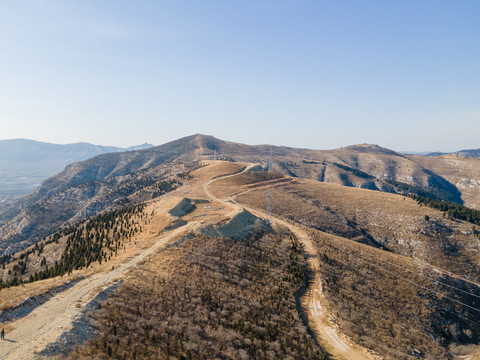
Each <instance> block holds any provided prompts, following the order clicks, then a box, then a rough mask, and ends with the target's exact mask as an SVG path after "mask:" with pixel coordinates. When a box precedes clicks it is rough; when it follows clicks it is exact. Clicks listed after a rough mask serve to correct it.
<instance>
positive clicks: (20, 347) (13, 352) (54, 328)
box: [0, 225, 192, 360]
mask: <svg viewBox="0 0 480 360" xmlns="http://www.w3.org/2000/svg"><path fill="white" fill-rule="evenodd" d="M191 226H192V225H186V226H183V227H180V228H178V229H175V230H173V231H171V232H168V233H166V234H163V235H161V236H160V237H159V238H158V240H157V241H156V243H155V244H154V245H153V246H152V247H150V248H149V249H147V250H145V251H144V252H142V253H140V254H138V255H137V256H135V257H133V258H132V259H130V260H128V261H127V262H125V263H123V264H122V265H120V266H118V267H117V268H116V269H115V270H112V271H109V272H103V273H98V274H94V275H92V276H90V277H89V278H87V279H85V280H83V281H81V282H79V283H77V284H76V285H75V286H73V287H72V288H70V289H67V290H65V291H63V292H61V293H59V294H57V295H56V296H54V297H52V298H51V299H50V300H48V301H47V302H45V303H44V304H43V305H41V306H39V307H37V308H36V309H35V310H33V311H32V312H31V313H30V314H29V315H27V316H25V317H23V318H21V319H18V320H16V321H14V322H13V323H11V324H9V325H10V326H11V327H12V328H13V329H12V330H10V331H9V332H8V333H7V334H6V341H2V342H1V346H0V359H2V360H3V359H12V360H13V359H15V360H16V359H35V358H42V357H41V355H40V353H41V352H42V351H43V350H44V349H45V348H46V347H47V346H48V344H53V343H55V342H57V341H58V339H59V338H60V336H61V335H62V334H64V333H66V332H69V331H70V330H71V329H72V328H73V323H74V322H75V321H76V320H78V319H80V318H81V316H82V312H83V310H84V309H85V302H87V303H88V302H89V301H90V299H92V298H94V297H95V296H96V295H98V294H99V293H101V292H102V291H103V290H105V288H107V287H108V286H109V285H111V284H113V282H114V280H115V279H116V278H118V277H120V276H121V275H123V274H124V273H125V271H127V270H128V269H129V268H131V267H132V266H135V265H137V264H138V263H139V262H140V261H142V260H144V259H145V258H146V257H147V256H149V255H151V254H154V253H155V252H156V251H157V250H159V249H160V248H162V247H164V246H165V245H167V243H168V242H169V241H170V240H172V239H173V238H175V237H177V236H179V235H180V234H181V233H183V232H185V231H187V229H189V228H190V227H191Z"/></svg>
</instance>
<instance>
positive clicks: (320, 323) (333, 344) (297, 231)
mask: <svg viewBox="0 0 480 360" xmlns="http://www.w3.org/2000/svg"><path fill="white" fill-rule="evenodd" d="M252 166H253V165H251V166H249V167H247V168H246V169H245V170H244V171H243V172H245V171H247V170H248V169H249V168H251V167H252ZM236 175H239V174H231V175H225V176H222V177H217V178H215V179H213V180H210V181H208V182H206V183H205V184H204V185H203V189H204V191H205V193H206V194H207V196H208V197H209V198H210V199H211V200H213V201H222V202H224V203H229V204H230V205H231V206H233V207H235V208H237V211H241V210H243V209H246V210H247V211H249V212H251V213H252V214H254V215H257V216H259V217H265V212H263V211H259V210H256V209H252V208H250V207H247V206H242V205H239V204H237V203H236V202H235V201H234V198H235V196H233V197H230V198H228V199H225V200H223V199H219V198H217V197H216V196H215V195H213V194H212V193H210V192H209V191H208V186H209V185H211V184H212V183H214V182H215V181H218V180H221V179H225V178H229V177H232V176H236ZM266 185H268V184H266ZM248 191H249V189H247V190H245V191H242V193H245V192H248ZM272 220H273V223H275V224H277V225H282V226H284V227H287V228H288V229H290V231H292V233H293V234H294V235H295V236H296V237H297V239H298V240H299V241H300V243H301V244H302V245H303V247H304V249H305V253H306V255H307V258H308V263H309V266H310V268H311V269H312V272H313V274H314V276H313V279H312V284H311V286H310V288H309V289H308V291H307V294H306V296H305V297H304V299H303V301H302V302H303V305H304V308H305V309H307V312H308V313H307V317H308V320H309V322H310V324H311V326H312V327H313V331H314V332H315V335H316V336H317V339H318V341H319V343H320V344H321V346H322V347H323V348H324V349H325V350H326V351H328V353H329V354H330V355H331V356H332V357H333V358H334V359H337V360H372V359H381V357H379V356H377V355H373V354H372V353H370V352H369V351H368V350H367V349H365V348H363V347H361V346H359V345H357V344H355V343H353V342H351V341H349V340H348V339H347V338H346V337H345V336H343V334H340V333H339V332H338V331H337V330H336V329H335V327H334V325H333V324H332V322H331V321H330V319H329V317H328V312H327V307H326V300H325V297H324V295H323V290H322V282H321V279H320V273H319V271H318V270H319V267H320V263H319V261H318V259H317V252H316V250H315V247H314V245H313V243H312V241H311V239H310V237H309V236H308V234H306V233H305V232H304V231H303V230H302V229H301V228H299V227H297V226H294V225H292V224H290V223H288V222H286V221H283V220H281V219H278V218H275V217H272Z"/></svg>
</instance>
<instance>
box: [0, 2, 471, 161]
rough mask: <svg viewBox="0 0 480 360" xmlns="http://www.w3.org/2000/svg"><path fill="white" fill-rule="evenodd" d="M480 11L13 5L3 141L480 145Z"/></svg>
mask: <svg viewBox="0 0 480 360" xmlns="http://www.w3.org/2000/svg"><path fill="white" fill-rule="evenodd" d="M479 40H480V2H479V1H477V0H472V1H468V0H459V1H452V0H449V1H444V0H422V1H418V0H402V1H385V0H378V1H373V0H355V1H353V0H352V1H349V0H339V1H331V0H328V1H324V0H252V1H250V0H237V1H233V0H230V1H227V0H202V1H198V0H196V1H188V0H185V1H184V0H170V1H163V0H155V1H144V0H138V1H122V0H102V1H98V0H77V1H73V0H48V1H47V0H30V1H27V0H18V1H8V0H0V139H11V138H29V139H35V140H39V141H46V142H54V143H62V144H63V143H72V142H80V141H85V142H90V143H94V144H101V145H111V146H124V147H126V146H131V145H136V144H140V143H144V142H148V143H152V144H154V145H159V144H163V143H165V142H168V141H171V140H175V139H178V138H180V137H183V136H189V135H192V134H196V133H202V134H207V135H213V136H215V137H217V138H220V139H223V140H230V141H236V142H241V143H246V144H274V145H285V146H295V147H305V148H312V149H332V148H337V147H341V146H348V145H352V144H358V143H372V144H378V145H380V146H384V147H387V148H390V149H394V150H398V151H418V152H420V151H455V150H461V149H469V148H480V137H479V135H480V101H479V99H480V81H479V80H480V46H479V45H480V44H479Z"/></svg>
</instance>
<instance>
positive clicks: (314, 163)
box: [0, 134, 480, 252]
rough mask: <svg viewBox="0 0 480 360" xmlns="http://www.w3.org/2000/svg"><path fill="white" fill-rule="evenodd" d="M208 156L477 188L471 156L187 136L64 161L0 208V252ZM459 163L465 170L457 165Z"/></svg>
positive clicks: (336, 178) (355, 177) (139, 194)
mask: <svg viewBox="0 0 480 360" xmlns="http://www.w3.org/2000/svg"><path fill="white" fill-rule="evenodd" d="M214 154H216V157H217V159H219V160H231V161H235V162H246V163H256V164H258V165H260V166H261V167H263V168H264V169H266V168H267V167H268V164H269V161H270V157H271V158H272V167H273V170H274V171H277V172H281V173H284V174H286V175H288V176H291V177H299V178H305V179H310V180H315V181H319V182H326V183H332V184H337V185H342V186H348V187H358V188H364V189H370V190H376V191H383V192H390V193H400V194H407V193H415V194H418V195H422V196H425V195H426V196H429V197H432V198H435V199H438V200H447V201H452V202H456V203H459V204H462V203H464V202H465V204H466V205H468V206H472V207H480V198H478V195H476V194H477V193H478V191H476V189H479V188H480V163H479V162H478V161H480V160H478V159H467V160H462V159H459V160H457V162H459V163H448V162H445V160H444V159H443V158H442V157H440V158H433V157H419V156H411V155H406V154H401V153H397V152H395V151H393V150H389V149H385V148H382V147H380V146H378V145H369V144H358V145H352V146H349V147H344V148H339V149H334V150H309V149H296V148H288V147H282V146H270V145H245V144H241V143H235V142H229V141H223V140H220V139H217V138H215V137H213V136H210V135H202V134H195V135H191V136H187V137H184V138H181V139H177V140H174V141H171V142H168V143H166V144H162V145H159V146H155V147H151V148H148V149H142V150H135V151H128V152H115V153H107V154H100V155H97V156H95V157H93V158H90V159H87V160H84V161H81V162H76V163H73V164H70V165H68V166H66V167H65V168H64V170H63V171H61V172H60V173H58V174H57V175H55V176H52V177H50V178H48V179H46V180H44V181H43V182H42V183H41V185H40V186H39V187H38V188H37V189H36V190H35V191H34V192H33V193H32V194H30V195H29V196H27V197H25V198H23V199H21V200H20V201H18V202H16V203H14V204H12V205H11V206H9V207H3V208H0V226H1V227H0V237H1V238H3V239H4V241H3V242H2V244H0V252H1V251H5V249H7V248H8V246H10V245H12V244H17V245H16V246H15V248H17V247H18V246H19V245H18V244H20V243H25V244H26V245H28V244H30V243H32V242H35V241H38V239H39V238H41V237H42V236H44V235H45V234H47V233H48V232H49V231H53V229H54V227H58V226H60V225H61V224H62V223H65V222H67V223H68V222H69V221H72V220H73V219H75V220H80V219H82V218H84V217H86V216H87V215H91V214H95V213H96V212H99V211H102V210H104V209H107V208H109V207H112V206H114V207H115V206H117V205H116V204H128V203H133V202H135V201H141V200H147V199H148V196H150V198H151V196H153V194H154V193H156V191H157V190H155V187H156V186H161V187H162V188H165V186H166V188H169V185H165V184H166V183H168V182H170V181H177V182H181V179H180V178H178V175H179V174H181V173H182V172H188V171H189V170H191V169H194V168H196V167H198V166H199V164H200V161H202V160H207V159H212V158H213V156H214ZM466 161H468V162H469V163H468V164H469V166H470V168H471V169H472V170H471V171H470V170H469V171H470V172H466V170H465V169H464V168H465V162H466ZM438 163H441V164H442V165H441V166H439V165H438ZM462 169H463V170H462ZM462 171H463V172H462ZM468 178H472V179H473V180H471V181H477V180H478V184H476V185H475V183H473V182H470V183H465V181H466V180H464V179H468ZM475 179H477V180H475ZM158 184H162V185H158ZM462 184H464V185H462ZM465 184H466V185H465ZM467 185H468V186H467ZM459 189H461V191H460V190H459ZM39 209H42V211H40V212H39ZM61 209H68V211H67V210H64V211H61ZM46 219H49V220H48V221H49V223H48V226H45V221H46ZM42 222H43V225H42ZM48 229H50V230H48ZM7 243H8V244H9V245H6V244H7ZM12 249H13V248H12Z"/></svg>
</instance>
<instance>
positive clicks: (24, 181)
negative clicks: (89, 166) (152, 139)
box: [0, 139, 153, 204]
mask: <svg viewBox="0 0 480 360" xmlns="http://www.w3.org/2000/svg"><path fill="white" fill-rule="evenodd" d="M151 146H153V145H150V144H142V145H138V146H131V147H129V148H119V147H114V146H101V145H93V144H89V143H75V144H66V145H60V144H51V143H45V142H40V141H35V140H29V139H10V140H0V204H1V202H2V201H3V202H5V201H6V200H7V199H9V198H17V197H20V196H24V195H26V194H28V193H30V192H32V191H33V190H34V189H35V187H37V186H38V184H40V182H41V181H42V180H44V179H46V178H48V177H49V176H52V175H55V174H57V173H58V172H60V171H62V170H63V169H64V168H65V166H67V165H68V164H70V163H73V162H77V161H82V160H86V159H89V158H91V157H94V156H97V155H100V154H105V153H111V152H122V151H132V150H140V149H146V148H149V147H151Z"/></svg>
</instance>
